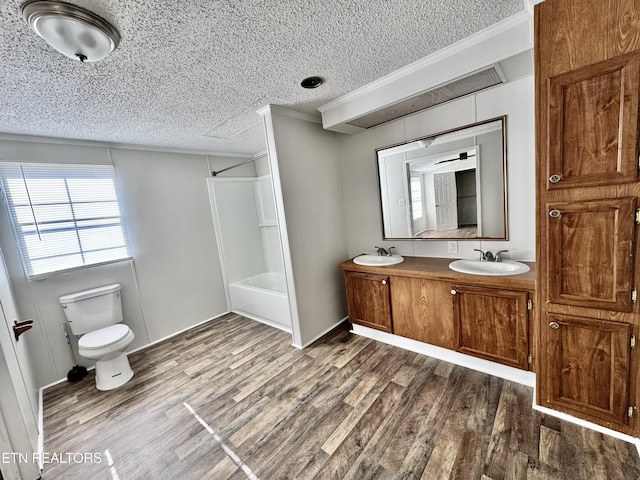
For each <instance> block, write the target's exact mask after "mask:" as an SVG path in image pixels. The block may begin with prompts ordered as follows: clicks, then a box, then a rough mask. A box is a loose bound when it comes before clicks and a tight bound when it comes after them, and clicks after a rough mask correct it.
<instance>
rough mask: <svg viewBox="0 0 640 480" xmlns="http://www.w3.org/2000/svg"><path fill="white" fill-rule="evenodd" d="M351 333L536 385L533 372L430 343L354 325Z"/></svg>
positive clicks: (506, 378) (522, 382)
mask: <svg viewBox="0 0 640 480" xmlns="http://www.w3.org/2000/svg"><path fill="white" fill-rule="evenodd" d="M351 331H352V332H353V333H355V334H356V335H361V336H363V337H367V338H371V339H372V340H377V341H380V342H383V343H386V344H388V345H393V346H394V347H399V348H403V349H405V350H409V351H411V352H416V353H420V354H422V355H427V356H429V357H433V358H437V359H438V360H444V361H445V362H450V363H453V364H456V365H460V366H461V367H466V368H470V369H471V370H477V371H479V372H482V373H488V374H489V375H494V376H496V377H500V378H504V379H505V380H510V381H512V382H516V383H520V384H522V385H526V386H528V387H534V386H535V384H536V375H535V373H533V372H526V371H524V370H520V369H518V368H513V367H508V366H506V365H500V364H498V363H495V362H490V361H489V360H483V359H481V358H476V357H472V356H471V355H466V354H464V353H458V352H454V351H453V350H448V349H446V348H442V347H436V346H435V345H429V344H428V343H423V342H419V341H417V340H411V339H410V338H405V337H400V336H398V335H393V334H391V333H385V332H381V331H379V330H375V329H373V328H369V327H363V326H362V325H355V324H354V325H353V328H352V330H351Z"/></svg>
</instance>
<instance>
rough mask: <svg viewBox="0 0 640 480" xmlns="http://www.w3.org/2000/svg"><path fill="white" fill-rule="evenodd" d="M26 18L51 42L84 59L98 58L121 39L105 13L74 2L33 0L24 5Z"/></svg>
mask: <svg viewBox="0 0 640 480" xmlns="http://www.w3.org/2000/svg"><path fill="white" fill-rule="evenodd" d="M20 10H21V12H22V18H23V19H24V21H25V22H26V23H27V24H28V25H29V26H30V27H31V28H32V29H33V30H34V31H35V32H36V33H37V34H38V35H40V36H41V37H42V38H43V39H44V40H45V41H46V42H47V43H48V44H49V45H51V46H52V47H53V48H55V49H56V50H58V51H59V52H60V53H62V54H63V55H66V56H67V57H69V58H72V59H74V60H79V61H81V62H97V61H99V60H102V59H103V58H104V57H106V56H107V55H109V54H110V53H111V52H113V51H114V50H115V49H116V48H117V47H118V45H119V43H120V33H118V30H116V28H115V27H114V26H113V25H111V24H110V23H109V22H107V21H106V20H105V19H103V18H102V17H99V16H98V15H96V14H95V13H93V12H91V11H90V10H87V9H85V8H82V7H78V6H76V5H72V4H70V3H65V2H58V1H49V0H32V1H28V2H26V3H23V4H22V6H21V7H20Z"/></svg>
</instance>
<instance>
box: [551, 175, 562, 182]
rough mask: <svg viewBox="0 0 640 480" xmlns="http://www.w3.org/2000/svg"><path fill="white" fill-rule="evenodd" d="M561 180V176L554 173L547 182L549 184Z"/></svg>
mask: <svg viewBox="0 0 640 480" xmlns="http://www.w3.org/2000/svg"><path fill="white" fill-rule="evenodd" d="M561 178H562V176H561V175H558V174H557V173H554V174H553V175H551V176H550V177H549V181H550V182H551V183H558V182H559V181H560V179H561Z"/></svg>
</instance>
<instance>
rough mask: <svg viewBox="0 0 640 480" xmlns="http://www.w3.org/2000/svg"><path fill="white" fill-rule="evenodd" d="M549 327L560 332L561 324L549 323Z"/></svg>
mask: <svg viewBox="0 0 640 480" xmlns="http://www.w3.org/2000/svg"><path fill="white" fill-rule="evenodd" d="M549 326H550V327H551V328H553V329H554V330H558V329H559V328H560V324H559V323H558V322H549Z"/></svg>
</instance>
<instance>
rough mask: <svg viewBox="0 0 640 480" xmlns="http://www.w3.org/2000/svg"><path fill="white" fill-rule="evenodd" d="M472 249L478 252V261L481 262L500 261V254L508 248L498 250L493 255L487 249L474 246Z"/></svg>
mask: <svg viewBox="0 0 640 480" xmlns="http://www.w3.org/2000/svg"><path fill="white" fill-rule="evenodd" d="M473 250H474V251H475V252H480V261H481V262H501V261H502V254H503V253H506V252H508V251H509V250H500V251H499V252H497V253H496V254H495V256H494V255H493V253H491V252H490V251H489V250H487V251H486V252H483V251H482V250H480V249H479V248H474V249H473Z"/></svg>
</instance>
